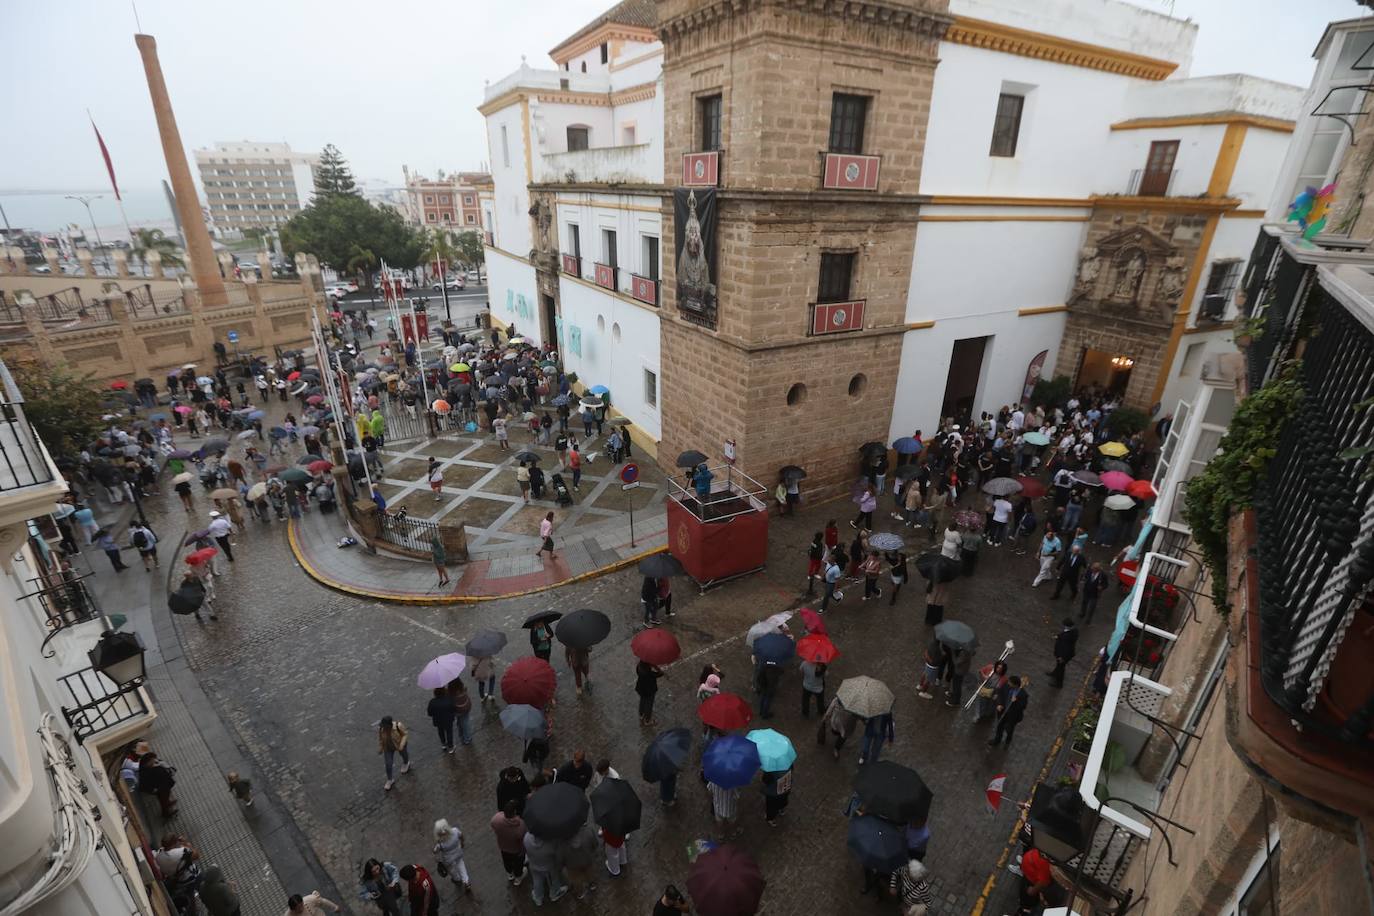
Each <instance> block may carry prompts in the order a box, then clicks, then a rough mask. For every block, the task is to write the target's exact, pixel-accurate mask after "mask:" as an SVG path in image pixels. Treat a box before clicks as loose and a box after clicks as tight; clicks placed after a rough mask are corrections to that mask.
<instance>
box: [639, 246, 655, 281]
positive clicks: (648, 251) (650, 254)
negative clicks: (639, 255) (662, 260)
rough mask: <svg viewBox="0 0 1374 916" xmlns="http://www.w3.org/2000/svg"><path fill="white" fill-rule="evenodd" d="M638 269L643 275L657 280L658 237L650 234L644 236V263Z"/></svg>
mask: <svg viewBox="0 0 1374 916" xmlns="http://www.w3.org/2000/svg"><path fill="white" fill-rule="evenodd" d="M640 269H641V270H642V271H643V272H644V274H643V275H644V276H646V277H648V278H649V279H650V280H653V281H654V282H658V239H657V238H655V237H654V236H652V235H646V236H644V265H643V266H642V267H641V268H640Z"/></svg>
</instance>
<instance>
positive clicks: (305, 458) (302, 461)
mask: <svg viewBox="0 0 1374 916" xmlns="http://www.w3.org/2000/svg"><path fill="white" fill-rule="evenodd" d="M323 460H324V456H323V455H316V454H313V453H312V454H309V455H302V456H301V457H300V458H299V459H298V460H297V461H296V464H299V465H300V466H301V467H304V466H306V465H307V464H314V463H315V462H316V461H323Z"/></svg>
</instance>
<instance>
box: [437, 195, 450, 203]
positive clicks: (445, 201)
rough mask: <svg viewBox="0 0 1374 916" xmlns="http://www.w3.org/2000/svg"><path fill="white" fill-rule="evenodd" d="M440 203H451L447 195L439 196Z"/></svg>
mask: <svg viewBox="0 0 1374 916" xmlns="http://www.w3.org/2000/svg"><path fill="white" fill-rule="evenodd" d="M439 203H441V204H446V203H450V201H449V199H448V195H447V194H440V195H439Z"/></svg>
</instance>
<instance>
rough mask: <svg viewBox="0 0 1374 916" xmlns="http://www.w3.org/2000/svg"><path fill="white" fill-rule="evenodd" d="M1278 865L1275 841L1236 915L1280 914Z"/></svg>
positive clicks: (1242, 895) (1241, 899)
mask: <svg viewBox="0 0 1374 916" xmlns="http://www.w3.org/2000/svg"><path fill="white" fill-rule="evenodd" d="M1264 803H1265V804H1267V803H1268V802H1267V801H1265V802H1264ZM1261 854H1262V853H1261ZM1278 867H1279V845H1278V843H1277V841H1275V843H1274V845H1273V846H1272V847H1271V851H1270V853H1269V855H1268V857H1266V858H1265V860H1264V864H1263V865H1261V866H1260V868H1259V871H1257V872H1255V876H1254V878H1253V879H1252V880H1251V881H1250V884H1249V885H1248V886H1247V887H1246V888H1245V893H1243V894H1241V897H1240V904H1239V906H1237V907H1236V910H1235V913H1236V916H1278V912H1279V906H1278V904H1279V902H1278V900H1277V899H1275V897H1274V891H1275V889H1276V888H1275V883H1276V880H1277V879H1276V877H1275V876H1276V875H1277V873H1278Z"/></svg>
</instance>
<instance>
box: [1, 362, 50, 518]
mask: <svg viewBox="0 0 1374 916" xmlns="http://www.w3.org/2000/svg"><path fill="white" fill-rule="evenodd" d="M23 403H24V397H23V395H21V394H20V393H19V386H18V385H16V384H15V383H14V378H13V377H12V376H11V375H10V370H9V368H8V367H6V366H5V364H4V363H3V362H0V492H4V491H6V490H17V489H18V488H20V487H31V486H35V485H37V484H40V483H47V482H48V481H50V480H52V479H53V470H52V465H51V464H50V463H49V462H48V457H47V455H46V454H45V453H44V451H43V445H42V443H40V442H39V441H38V434H37V433H35V432H34V431H33V427H32V426H30V425H29V421H28V419H27V418H26V417H25V416H24V409H23V406H22V405H23Z"/></svg>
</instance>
